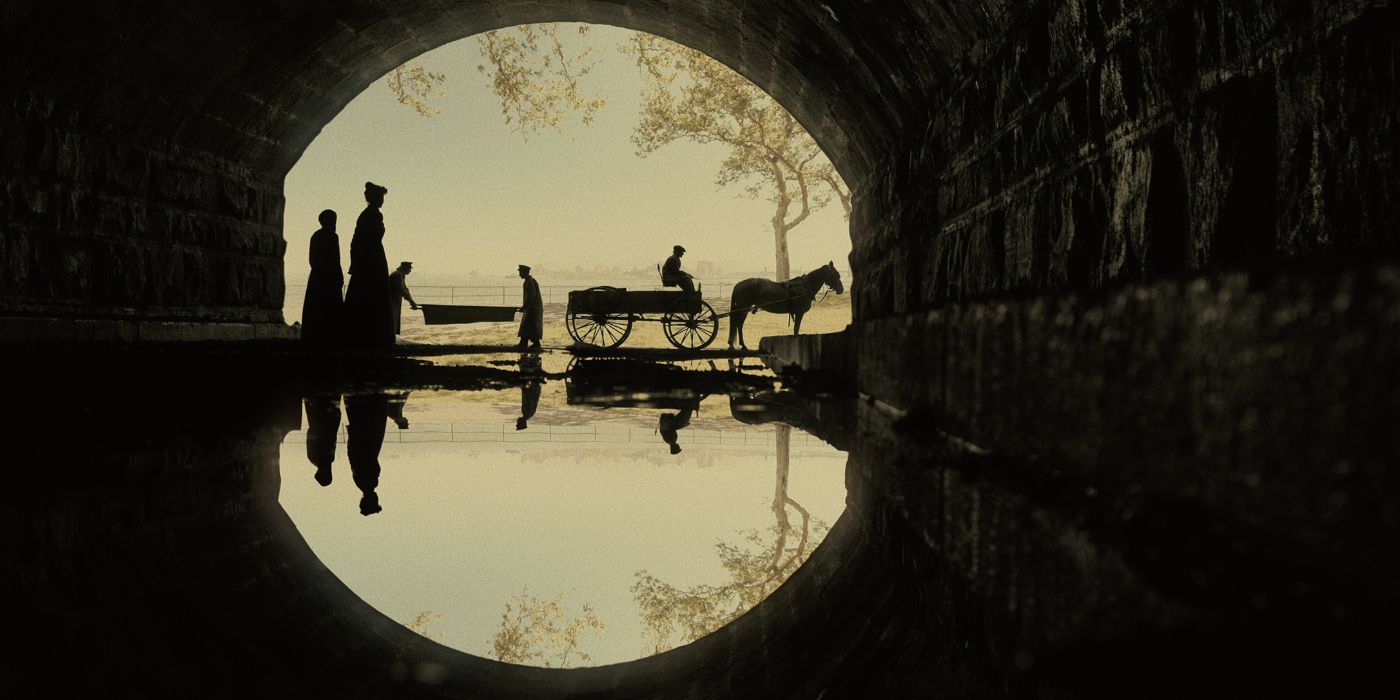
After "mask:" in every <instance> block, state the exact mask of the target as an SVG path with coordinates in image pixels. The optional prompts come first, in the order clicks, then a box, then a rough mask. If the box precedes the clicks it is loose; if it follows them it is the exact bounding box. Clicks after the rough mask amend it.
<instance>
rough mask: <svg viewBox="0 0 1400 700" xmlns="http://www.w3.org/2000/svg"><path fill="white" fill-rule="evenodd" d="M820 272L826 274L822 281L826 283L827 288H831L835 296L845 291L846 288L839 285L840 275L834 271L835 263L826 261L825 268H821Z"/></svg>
mask: <svg viewBox="0 0 1400 700" xmlns="http://www.w3.org/2000/svg"><path fill="white" fill-rule="evenodd" d="M822 272H824V273H825V274H826V276H825V278H824V279H823V281H824V282H826V284H827V286H829V287H831V289H832V290H833V291H835V292H836V293H837V294H842V293H844V292H845V291H846V286H845V285H843V284H841V273H840V272H839V271H838V270H837V269H836V263H835V261H828V262H827V263H826V267H823V268H822Z"/></svg>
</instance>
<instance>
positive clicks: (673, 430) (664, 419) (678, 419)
mask: <svg viewBox="0 0 1400 700" xmlns="http://www.w3.org/2000/svg"><path fill="white" fill-rule="evenodd" d="M694 412H695V411H694V409H691V408H683V409H681V412H680V413H663V414H661V416H660V417H658V418H657V419H656V425H657V432H660V433H661V440H662V441H663V442H665V443H666V444H667V445H670V446H671V454H673V455H674V454H680V451H681V446H680V443H679V442H677V438H678V437H679V435H677V431H679V430H680V429H682V428H684V427H686V426H688V425H690V415H691V414H692V413H694Z"/></svg>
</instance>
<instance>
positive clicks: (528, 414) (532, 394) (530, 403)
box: [515, 379, 540, 430]
mask: <svg viewBox="0 0 1400 700" xmlns="http://www.w3.org/2000/svg"><path fill="white" fill-rule="evenodd" d="M539 406H540V383H539V381H538V380H535V379H531V380H529V381H526V382H525V384H524V385H523V386H521V387H520V417H519V418H516V419H515V429H516V430H524V429H526V428H528V427H530V423H529V421H530V419H531V418H534V417H535V410H536V409H538V408H539Z"/></svg>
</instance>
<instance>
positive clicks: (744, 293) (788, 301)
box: [729, 262, 846, 350]
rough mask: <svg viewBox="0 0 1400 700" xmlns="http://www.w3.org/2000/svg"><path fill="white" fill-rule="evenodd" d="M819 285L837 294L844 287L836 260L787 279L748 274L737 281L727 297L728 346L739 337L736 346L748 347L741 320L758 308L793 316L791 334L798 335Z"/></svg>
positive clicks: (732, 344) (843, 290)
mask: <svg viewBox="0 0 1400 700" xmlns="http://www.w3.org/2000/svg"><path fill="white" fill-rule="evenodd" d="M822 286H828V287H831V289H832V291H835V292H836V293H837V294H842V293H844V292H845V291H846V287H845V286H844V285H842V284H841V273H840V272H838V271H837V270H836V264H835V263H832V262H828V263H827V264H825V265H822V266H821V267H819V268H817V269H815V270H812V271H811V272H808V273H807V274H805V275H802V276H801V277H794V278H793V279H790V280H788V281H786V282H775V281H773V280H766V279H761V278H758V277H751V278H749V279H746V280H743V281H742V282H738V283H736V284H735V285H734V291H733V292H732V293H731V294H730V297H729V313H730V316H729V349H731V350H733V349H734V339H735V337H737V338H738V339H739V347H741V348H743V349H745V350H747V349H749V346H748V345H747V344H745V343H744V321H745V320H746V319H747V318H748V316H749V314H756V313H758V312H759V310H760V309H762V310H763V311H767V312H769V313H774V314H788V315H790V316H792V334H793V335H797V334H798V331H800V330H802V316H803V314H806V313H807V310H808V309H811V308H812V300H813V299H815V298H816V296H817V292H818V291H821V288H822Z"/></svg>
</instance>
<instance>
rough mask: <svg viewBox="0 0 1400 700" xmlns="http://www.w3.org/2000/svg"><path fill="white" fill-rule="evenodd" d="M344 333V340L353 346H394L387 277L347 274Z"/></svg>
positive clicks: (374, 274) (386, 275)
mask: <svg viewBox="0 0 1400 700" xmlns="http://www.w3.org/2000/svg"><path fill="white" fill-rule="evenodd" d="M345 330H346V337H347V338H348V339H349V340H350V342H352V343H357V344H360V345H393V344H394V326H393V321H392V319H391V318H390V316H389V275H388V274H387V273H383V274H376V271H367V272H353V271H352V272H351V273H350V286H349V288H348V289H347V290H346V292H345Z"/></svg>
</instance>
